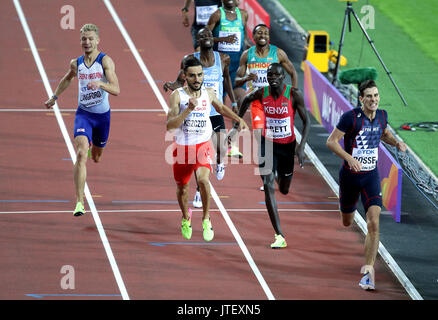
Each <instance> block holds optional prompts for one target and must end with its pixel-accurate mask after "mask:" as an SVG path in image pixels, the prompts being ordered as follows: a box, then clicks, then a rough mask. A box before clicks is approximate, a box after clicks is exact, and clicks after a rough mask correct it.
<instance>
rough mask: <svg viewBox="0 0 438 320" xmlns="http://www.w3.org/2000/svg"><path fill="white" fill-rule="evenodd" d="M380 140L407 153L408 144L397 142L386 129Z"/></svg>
mask: <svg viewBox="0 0 438 320" xmlns="http://www.w3.org/2000/svg"><path fill="white" fill-rule="evenodd" d="M380 140H382V141H384V142H386V143H387V144H390V145H391V146H394V147H396V148H397V149H399V150H400V151H402V152H405V151H406V149H407V146H406V143H404V142H403V141H399V140H397V139H396V138H395V137H394V135H393V134H392V133H391V131H389V129H388V128H385V130H384V131H383V134H382V136H381V138H380Z"/></svg>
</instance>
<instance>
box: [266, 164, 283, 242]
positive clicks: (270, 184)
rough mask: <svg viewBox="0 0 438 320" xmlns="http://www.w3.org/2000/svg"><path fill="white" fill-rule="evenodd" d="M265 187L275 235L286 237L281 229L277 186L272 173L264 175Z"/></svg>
mask: <svg viewBox="0 0 438 320" xmlns="http://www.w3.org/2000/svg"><path fill="white" fill-rule="evenodd" d="M261 177H262V180H263V187H264V192H265V202H266V208H267V209H268V213H269V219H271V223H272V226H273V227H274V230H275V233H276V234H280V235H282V236H283V237H284V234H283V232H282V231H281V227H280V217H279V215H278V208H277V200H276V199H275V185H274V180H275V178H274V173H273V172H271V173H270V174H268V175H262V176H261Z"/></svg>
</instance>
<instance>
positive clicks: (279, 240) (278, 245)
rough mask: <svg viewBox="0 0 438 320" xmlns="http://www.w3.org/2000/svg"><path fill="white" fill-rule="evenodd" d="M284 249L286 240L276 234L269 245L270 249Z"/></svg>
mask: <svg viewBox="0 0 438 320" xmlns="http://www.w3.org/2000/svg"><path fill="white" fill-rule="evenodd" d="M286 247H287V243H286V239H285V238H283V236H282V235H281V234H276V235H275V241H274V243H271V248H272V249H280V248H286Z"/></svg>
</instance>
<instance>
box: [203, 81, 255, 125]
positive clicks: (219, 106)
mask: <svg viewBox="0 0 438 320" xmlns="http://www.w3.org/2000/svg"><path fill="white" fill-rule="evenodd" d="M207 92H208V96H209V98H210V101H211V104H212V105H213V106H214V108H215V109H216V111H217V112H219V113H220V114H221V115H223V116H224V117H227V118H229V119H231V120H234V121H236V124H235V125H236V127H238V128H239V129H240V130H245V129H248V126H247V124H246V122H245V121H244V120H243V119H242V118H241V117H239V116H238V115H237V114H235V113H234V112H233V111H232V110H231V109H230V108H228V107H227V106H226V105H224V104H223V103H222V102H220V101H219V100H218V99H217V97H216V94H215V93H214V91H213V89H207Z"/></svg>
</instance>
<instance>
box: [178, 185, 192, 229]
mask: <svg viewBox="0 0 438 320" xmlns="http://www.w3.org/2000/svg"><path fill="white" fill-rule="evenodd" d="M189 186H190V183H187V184H184V185H177V186H176V198H177V199H178V204H179V207H180V208H181V212H182V215H183V218H184V219H186V220H188V219H189V214H188V205H187V201H188V197H189Z"/></svg>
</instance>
